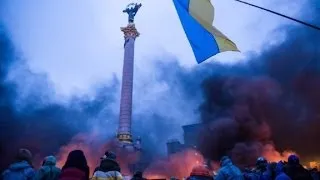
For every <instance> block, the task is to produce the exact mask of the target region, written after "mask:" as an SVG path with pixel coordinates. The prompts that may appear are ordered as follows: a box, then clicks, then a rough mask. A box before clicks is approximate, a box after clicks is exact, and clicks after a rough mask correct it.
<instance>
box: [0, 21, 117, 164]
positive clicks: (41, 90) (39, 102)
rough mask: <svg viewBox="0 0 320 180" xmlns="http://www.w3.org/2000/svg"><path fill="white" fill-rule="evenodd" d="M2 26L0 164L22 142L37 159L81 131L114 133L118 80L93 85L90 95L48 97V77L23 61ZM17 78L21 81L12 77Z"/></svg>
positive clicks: (0, 35)
mask: <svg viewBox="0 0 320 180" xmlns="http://www.w3.org/2000/svg"><path fill="white" fill-rule="evenodd" d="M0 30H1V34H0V60H1V61H0V67H1V69H0V116H1V118H0V121H1V123H0V124H1V126H0V128H1V129H0V132H1V139H0V153H1V154H0V156H1V163H0V169H3V168H5V167H6V166H7V165H8V163H10V161H12V160H13V158H14V156H15V153H13V152H16V151H17V149H18V148H21V147H25V148H29V149H30V150H31V151H32V152H33V154H35V155H36V157H35V160H37V158H42V157H43V156H45V155H48V154H54V153H56V152H58V150H59V148H60V147H61V146H62V145H65V144H67V143H68V142H69V141H70V139H71V138H72V137H73V136H75V135H76V134H78V133H79V132H90V131H94V130H95V129H96V128H99V127H107V128H106V131H100V134H103V135H105V137H108V136H111V135H112V134H113V133H114V132H113V129H114V128H115V122H114V120H113V119H115V117H114V113H113V112H112V109H111V107H110V105H111V104H112V103H114V101H115V99H114V97H115V96H114V94H115V92H116V90H117V87H118V83H117V81H115V82H114V83H113V84H112V85H110V86H101V87H99V88H97V89H96V92H95V93H94V94H93V95H92V96H89V95H88V96H83V97H73V98H71V100H70V101H69V102H68V103H58V102H55V101H52V100H50V98H48V97H54V96H55V94H54V92H52V91H49V90H50V89H53V87H52V86H50V82H49V81H48V79H47V78H46V77H45V76H43V75H41V74H34V73H32V72H31V71H29V70H28V68H27V66H24V65H23V64H24V63H25V62H24V61H23V60H21V58H20V57H17V55H16V54H18V53H17V52H16V50H15V49H14V47H13V45H12V44H11V42H10V39H9V36H8V34H7V33H6V32H5V30H4V28H3V27H1V28H0ZM21 68H23V69H24V70H23V71H21ZM21 73H22V74H21ZM21 75H23V76H21ZM15 76H17V77H15ZM21 77H23V78H21ZM17 78H19V81H15V79H17ZM26 87H28V88H27V89H26ZM23 88H24V89H23ZM27 90H28V91H27ZM24 93H27V94H24ZM108 131H109V132H108ZM101 137H104V136H101ZM48 142H50V143H48Z"/></svg>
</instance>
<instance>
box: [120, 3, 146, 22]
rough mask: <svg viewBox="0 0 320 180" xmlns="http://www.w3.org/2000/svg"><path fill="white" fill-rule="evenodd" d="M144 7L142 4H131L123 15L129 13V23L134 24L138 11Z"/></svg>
mask: <svg viewBox="0 0 320 180" xmlns="http://www.w3.org/2000/svg"><path fill="white" fill-rule="evenodd" d="M141 6H142V4H141V3H140V4H138V3H130V4H128V6H127V7H126V9H125V10H123V11H122V12H123V13H127V14H128V23H129V24H131V23H134V17H135V16H136V14H137V12H138V10H139V9H140V7H141Z"/></svg>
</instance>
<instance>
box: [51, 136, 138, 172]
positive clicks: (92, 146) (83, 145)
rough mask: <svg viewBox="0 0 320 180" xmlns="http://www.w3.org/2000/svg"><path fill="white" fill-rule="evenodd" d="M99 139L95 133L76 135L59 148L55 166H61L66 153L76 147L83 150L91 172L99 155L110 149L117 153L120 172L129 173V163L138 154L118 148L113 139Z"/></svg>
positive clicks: (136, 157)
mask: <svg viewBox="0 0 320 180" xmlns="http://www.w3.org/2000/svg"><path fill="white" fill-rule="evenodd" d="M99 139H100V138H98V137H97V135H95V134H78V135H76V136H75V137H74V138H73V139H72V140H71V142H70V143H69V144H68V145H66V146H63V147H61V148H60V151H59V152H58V154H57V166H58V167H62V166H63V165H64V164H65V161H66V160H67V157H68V154H69V153H70V152H71V151H73V150H76V149H78V150H82V151H83V152H84V154H85V156H86V158H87V163H88V166H89V168H90V172H91V173H93V172H94V169H95V168H96V167H97V166H98V165H99V163H100V157H101V156H102V155H103V154H104V153H105V151H106V150H111V151H114V152H115V153H116V154H117V162H118V163H119V165H120V167H121V172H122V173H123V174H128V175H129V174H130V170H129V164H132V163H134V162H136V161H137V160H138V154H137V153H136V152H127V151H125V150H123V149H119V148H118V146H117V142H116V140H115V139H111V140H109V141H108V142H101V141H99Z"/></svg>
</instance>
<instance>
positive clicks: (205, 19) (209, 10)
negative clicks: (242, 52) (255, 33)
mask: <svg viewBox="0 0 320 180" xmlns="http://www.w3.org/2000/svg"><path fill="white" fill-rule="evenodd" d="M189 13H190V15H191V16H192V17H193V18H194V19H196V20H197V21H198V22H199V23H200V24H201V25H202V26H203V27H204V28H205V29H206V30H207V31H208V32H210V33H211V34H212V35H213V36H214V38H215V40H216V43H217V44H218V47H219V51H220V52H223V51H239V50H238V48H237V46H236V45H235V43H233V42H232V41H231V40H230V39H229V38H228V37H226V36H225V35H224V34H222V33H221V32H220V31H219V30H218V29H217V28H215V27H213V26H212V22H213V19H214V7H213V6H212V4H211V2H210V0H189Z"/></svg>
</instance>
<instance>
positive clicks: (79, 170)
mask: <svg viewBox="0 0 320 180" xmlns="http://www.w3.org/2000/svg"><path fill="white" fill-rule="evenodd" d="M88 179H89V166H88V164H87V159H86V157H85V155H84V154H83V152H82V151H81V150H74V151H71V152H70V153H69V155H68V158H67V161H66V163H65V165H64V166H63V167H62V171H61V174H60V177H59V180H88Z"/></svg>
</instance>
